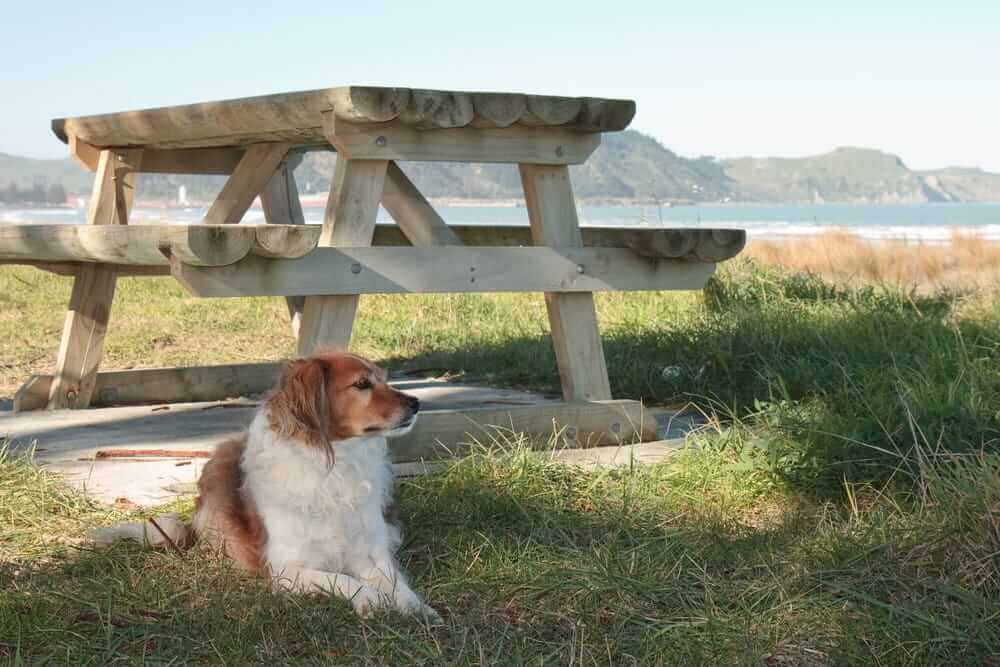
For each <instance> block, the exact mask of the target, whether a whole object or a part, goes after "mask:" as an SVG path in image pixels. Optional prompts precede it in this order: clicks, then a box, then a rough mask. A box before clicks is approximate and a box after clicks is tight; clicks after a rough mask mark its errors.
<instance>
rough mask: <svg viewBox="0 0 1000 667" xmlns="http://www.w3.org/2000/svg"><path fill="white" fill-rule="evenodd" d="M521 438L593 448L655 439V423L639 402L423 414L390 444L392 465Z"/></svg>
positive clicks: (564, 404)
mask: <svg viewBox="0 0 1000 667" xmlns="http://www.w3.org/2000/svg"><path fill="white" fill-rule="evenodd" d="M511 433H525V434H528V435H530V436H533V437H536V438H542V439H545V440H549V439H550V438H552V437H553V436H554V435H555V436H556V441H557V442H556V444H557V446H571V447H596V446H599V445H608V444H632V443H634V442H639V441H646V440H655V439H656V419H655V418H654V417H653V416H652V415H651V414H648V413H647V412H646V411H645V409H644V408H643V406H642V403H640V402H639V401H627V400H624V401H610V400H609V401H574V402H567V403H544V404H541V405H528V406H517V407H510V408H507V409H496V408H478V409H477V408H473V409H466V410H428V411H421V413H420V417H419V418H418V419H417V423H416V425H415V426H414V428H413V430H412V431H410V433H408V434H407V435H405V436H402V437H400V438H392V439H391V440H390V441H389V451H390V453H391V455H392V460H393V462H406V461H419V460H422V459H436V458H443V457H450V456H462V455H464V454H467V453H468V451H469V449H470V448H471V446H472V445H473V443H477V442H478V443H480V444H481V445H486V446H489V445H491V444H493V443H494V441H495V439H496V438H497V436H501V437H502V436H503V435H509V434H511Z"/></svg>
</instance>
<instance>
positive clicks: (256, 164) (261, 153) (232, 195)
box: [202, 143, 290, 225]
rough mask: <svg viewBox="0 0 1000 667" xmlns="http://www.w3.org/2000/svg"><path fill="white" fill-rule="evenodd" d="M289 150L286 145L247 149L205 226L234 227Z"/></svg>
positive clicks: (255, 145)
mask: <svg viewBox="0 0 1000 667" xmlns="http://www.w3.org/2000/svg"><path fill="white" fill-rule="evenodd" d="M289 148H290V144H287V143H273V144H254V145H252V146H250V147H249V148H247V150H246V152H245V153H244V154H243V157H241V158H240V161H239V164H237V165H236V169H234V170H233V173H232V175H231V176H230V177H229V180H227V181H226V183H225V185H223V186H222V190H221V191H220V192H219V195H218V196H217V197H216V198H215V201H213V202H212V206H211V207H210V208H209V209H208V213H206V214H205V219H204V220H203V221H202V223H203V224H206V225H234V224H237V223H238V222H240V220H242V219H243V216H244V215H245V214H246V212H247V211H248V210H250V206H252V205H253V201H254V199H256V198H257V195H259V194H260V193H261V191H262V190H263V189H264V187H265V186H266V185H267V184H268V182H269V181H270V180H271V177H272V176H273V175H274V173H275V171H277V169H278V166H279V165H280V164H281V161H282V160H283V159H285V155H287V154H288V149H289Z"/></svg>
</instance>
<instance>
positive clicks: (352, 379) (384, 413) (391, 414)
mask: <svg viewBox="0 0 1000 667" xmlns="http://www.w3.org/2000/svg"><path fill="white" fill-rule="evenodd" d="M418 410H420V401H419V400H417V398H415V397H413V396H409V395H407V394H404V393H402V392H400V391H396V390H395V389H393V388H392V387H390V386H389V384H388V383H387V382H386V373H385V371H384V370H382V369H381V368H379V367H378V366H376V365H375V364H373V363H372V362H370V361H368V360H367V359H364V358H363V357H359V356H357V355H354V354H347V353H340V352H331V353H325V354H318V355H316V356H313V357H309V358H308V359H297V360H295V361H292V362H290V363H289V364H288V365H287V366H286V367H285V369H284V370H283V371H282V373H281V378H280V380H279V381H278V386H277V388H276V389H275V391H274V393H273V394H272V395H271V396H270V397H269V398H268V419H269V423H270V427H271V429H272V430H274V431H275V432H276V433H278V434H279V435H281V436H283V437H286V438H293V439H296V440H301V441H303V442H305V443H307V444H309V445H312V446H316V447H322V448H323V449H325V450H327V451H328V452H329V453H330V454H332V453H333V450H332V445H331V444H330V443H331V442H334V441H337V440H346V439H348V438H356V437H363V436H377V435H381V436H394V435H402V434H404V433H406V432H408V431H409V430H410V429H411V428H412V427H413V424H414V422H415V421H416V419H417V411H418Z"/></svg>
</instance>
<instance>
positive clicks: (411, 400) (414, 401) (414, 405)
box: [406, 396, 420, 412]
mask: <svg viewBox="0 0 1000 667" xmlns="http://www.w3.org/2000/svg"><path fill="white" fill-rule="evenodd" d="M406 402H407V403H408V404H409V406H410V409H411V410H413V411H414V412H417V411H418V410H420V399H419V398H417V397H416V396H407V397H406Z"/></svg>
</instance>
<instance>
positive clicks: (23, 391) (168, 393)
mask: <svg viewBox="0 0 1000 667" xmlns="http://www.w3.org/2000/svg"><path fill="white" fill-rule="evenodd" d="M280 370H281V362H267V363H251V364H228V365H219V366H195V367H183V368H182V367H176V368H138V369H130V370H121V371H103V372H100V373H97V375H96V376H95V379H94V390H93V395H92V401H91V403H92V404H94V405H112V404H133V405H134V404H142V403H181V402H193V401H220V400H223V399H227V398H235V397H240V396H253V395H256V394H261V393H264V392H267V391H269V390H270V389H271V388H272V387H274V383H275V381H276V380H277V378H278V373H279V371H280ZM51 385H52V376H51V375H32V376H31V377H30V378H29V379H28V381H27V382H25V383H24V384H23V385H22V386H21V388H20V389H18V391H17V393H16V394H15V396H14V406H13V408H14V411H15V412H27V411H29V410H39V409H42V408H44V407H45V404H46V402H47V401H48V396H49V392H50V389H51Z"/></svg>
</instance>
